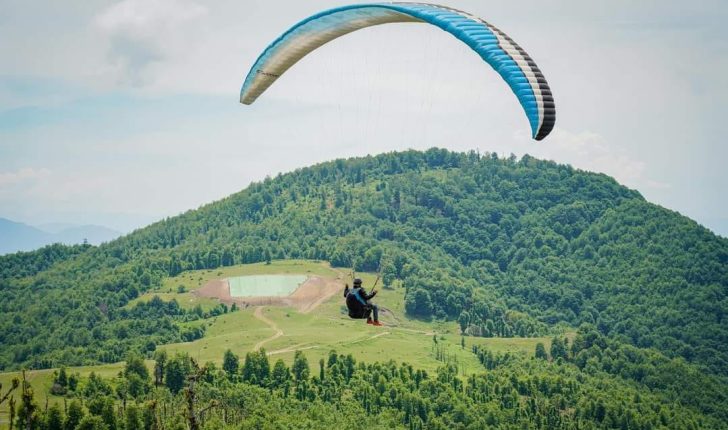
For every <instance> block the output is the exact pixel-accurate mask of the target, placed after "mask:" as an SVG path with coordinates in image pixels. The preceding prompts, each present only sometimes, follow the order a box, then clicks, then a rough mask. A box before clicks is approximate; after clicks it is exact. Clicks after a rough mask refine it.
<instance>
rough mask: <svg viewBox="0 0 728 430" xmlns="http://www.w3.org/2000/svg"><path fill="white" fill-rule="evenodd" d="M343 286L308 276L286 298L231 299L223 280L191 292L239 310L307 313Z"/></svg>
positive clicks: (332, 279)
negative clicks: (286, 309) (264, 308)
mask: <svg viewBox="0 0 728 430" xmlns="http://www.w3.org/2000/svg"><path fill="white" fill-rule="evenodd" d="M343 290H344V284H343V282H342V281H341V280H340V279H334V278H324V277H321V276H309V277H308V279H306V281H305V282H304V283H303V284H301V285H300V286H299V287H298V288H297V289H296V290H295V291H294V292H293V293H291V294H290V295H288V296H284V297H278V296H257V297H232V296H231V295H230V286H229V285H228V282H227V280H225V279H215V280H212V281H209V282H208V283H206V284H205V285H203V286H202V287H201V288H199V289H197V290H195V291H193V293H194V294H196V295H197V296H200V297H207V298H214V299H218V300H220V302H222V303H225V304H227V305H232V304H233V303H237V305H238V306H240V307H241V308H245V307H248V306H290V307H294V308H296V309H297V310H298V311H299V312H301V313H309V312H311V311H312V310H314V309H316V308H317V307H318V306H319V305H320V304H321V303H323V302H325V301H326V300H328V299H329V298H331V297H332V296H333V295H334V294H337V293H341V292H342V291H343Z"/></svg>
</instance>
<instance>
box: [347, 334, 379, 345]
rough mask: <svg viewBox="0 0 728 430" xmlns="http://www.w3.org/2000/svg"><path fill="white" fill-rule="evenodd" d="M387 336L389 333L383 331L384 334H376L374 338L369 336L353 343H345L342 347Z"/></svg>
mask: <svg viewBox="0 0 728 430" xmlns="http://www.w3.org/2000/svg"><path fill="white" fill-rule="evenodd" d="M388 334H390V332H388V331H385V332H382V333H377V334H375V335H374V336H369V337H365V338H364V339H357V340H355V341H352V342H348V343H345V344H344V345H353V344H355V343H360V342H366V341H367V340H372V339H376V338H378V337H380V336H386V335H388Z"/></svg>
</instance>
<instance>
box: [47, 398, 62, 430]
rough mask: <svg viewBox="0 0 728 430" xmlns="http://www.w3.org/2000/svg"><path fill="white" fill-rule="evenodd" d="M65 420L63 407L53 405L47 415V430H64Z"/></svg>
mask: <svg viewBox="0 0 728 430" xmlns="http://www.w3.org/2000/svg"><path fill="white" fill-rule="evenodd" d="M63 418H64V417H63V411H62V410H61V407H60V406H58V404H57V403H56V404H54V405H52V406H51V407H50V408H49V409H48V413H47V414H46V422H45V430H63Z"/></svg>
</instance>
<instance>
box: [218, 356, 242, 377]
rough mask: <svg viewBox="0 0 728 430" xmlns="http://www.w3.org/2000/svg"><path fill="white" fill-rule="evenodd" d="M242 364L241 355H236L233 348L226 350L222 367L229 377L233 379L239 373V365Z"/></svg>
mask: <svg viewBox="0 0 728 430" xmlns="http://www.w3.org/2000/svg"><path fill="white" fill-rule="evenodd" d="M239 366H240V357H238V356H237V355H235V354H234V353H233V352H232V351H231V350H229V349H228V350H227V351H225V356H224V357H223V360H222V369H223V370H224V371H225V373H227V375H228V378H229V379H230V380H232V379H233V378H234V376H235V375H237V373H238V367H239Z"/></svg>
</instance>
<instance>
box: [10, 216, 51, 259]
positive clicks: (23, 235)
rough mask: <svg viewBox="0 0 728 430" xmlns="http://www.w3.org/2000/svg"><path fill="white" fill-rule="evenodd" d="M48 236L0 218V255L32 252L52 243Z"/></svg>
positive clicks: (41, 231)
mask: <svg viewBox="0 0 728 430" xmlns="http://www.w3.org/2000/svg"><path fill="white" fill-rule="evenodd" d="M50 236H51V235H50V234H49V233H47V232H45V231H43V230H39V229H37V228H35V227H31V226H29V225H27V224H22V223H19V222H15V221H10V220H9V219H5V218H0V254H7V253H10V252H17V251H32V250H34V249H37V248H40V247H41V246H43V245H47V244H49V243H52V241H51V240H50Z"/></svg>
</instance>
